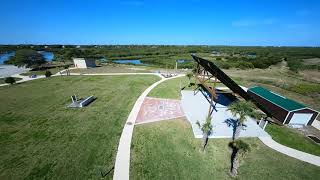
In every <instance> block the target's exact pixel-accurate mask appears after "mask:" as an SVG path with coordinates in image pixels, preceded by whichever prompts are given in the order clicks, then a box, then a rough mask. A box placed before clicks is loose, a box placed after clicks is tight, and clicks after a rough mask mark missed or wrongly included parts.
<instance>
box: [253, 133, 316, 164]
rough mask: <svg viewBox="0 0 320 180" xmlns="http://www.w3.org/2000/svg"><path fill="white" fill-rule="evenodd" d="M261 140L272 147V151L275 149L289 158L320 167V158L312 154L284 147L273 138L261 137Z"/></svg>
mask: <svg viewBox="0 0 320 180" xmlns="http://www.w3.org/2000/svg"><path fill="white" fill-rule="evenodd" d="M259 139H260V140H261V141H262V142H263V144H265V145H266V146H268V147H270V148H271V149H274V150H276V151H278V152H280V153H282V154H285V155H287V156H290V157H293V158H296V159H299V160H301V161H304V162H307V163H310V164H313V165H316V166H320V157H319V156H315V155H312V154H308V153H305V152H302V151H298V150H295V149H292V148H289V147H287V146H284V145H282V144H279V143H277V142H276V141H274V140H273V139H272V138H271V137H259Z"/></svg>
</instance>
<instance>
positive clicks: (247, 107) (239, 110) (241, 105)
mask: <svg viewBox="0 0 320 180" xmlns="http://www.w3.org/2000/svg"><path fill="white" fill-rule="evenodd" d="M228 110H229V111H231V113H232V115H233V116H237V115H239V120H240V123H241V124H242V123H243V122H244V121H245V120H246V116H250V115H253V113H254V110H255V106H254V104H253V103H252V102H251V101H244V100H243V101H236V102H234V103H232V104H231V105H229V107H228Z"/></svg>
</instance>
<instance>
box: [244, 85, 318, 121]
mask: <svg viewBox="0 0 320 180" xmlns="http://www.w3.org/2000/svg"><path fill="white" fill-rule="evenodd" d="M248 94H249V96H250V97H251V98H252V99H254V100H255V101H257V102H259V104H260V105H262V106H264V107H265V108H264V109H265V110H267V111H268V114H270V115H271V116H272V117H274V118H276V119H277V120H278V121H280V122H281V123H283V124H302V125H311V124H312V122H313V121H314V120H315V119H316V117H317V116H318V114H319V112H317V111H315V110H313V109H311V108H309V107H307V106H305V105H303V104H301V103H298V102H296V101H293V100H291V99H288V98H286V97H284V96H281V95H279V94H277V93H275V92H272V91H270V90H268V89H265V88H263V87H259V86H255V87H252V88H250V89H249V90H248Z"/></svg>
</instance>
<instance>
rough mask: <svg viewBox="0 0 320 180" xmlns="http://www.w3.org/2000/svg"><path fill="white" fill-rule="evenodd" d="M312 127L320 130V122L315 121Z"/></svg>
mask: <svg viewBox="0 0 320 180" xmlns="http://www.w3.org/2000/svg"><path fill="white" fill-rule="evenodd" d="M311 126H313V127H315V128H317V129H318V130H320V121H318V120H316V119H315V120H314V121H313V123H312V124H311Z"/></svg>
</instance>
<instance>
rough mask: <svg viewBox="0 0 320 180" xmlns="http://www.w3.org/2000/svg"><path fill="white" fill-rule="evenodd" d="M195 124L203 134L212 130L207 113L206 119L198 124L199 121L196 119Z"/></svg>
mask: <svg viewBox="0 0 320 180" xmlns="http://www.w3.org/2000/svg"><path fill="white" fill-rule="evenodd" d="M196 124H197V125H198V126H199V128H200V129H201V131H202V133H204V134H210V132H211V131H212V124H211V116H209V115H208V116H207V117H206V120H205V122H204V123H203V124H200V122H199V121H197V122H196Z"/></svg>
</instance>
